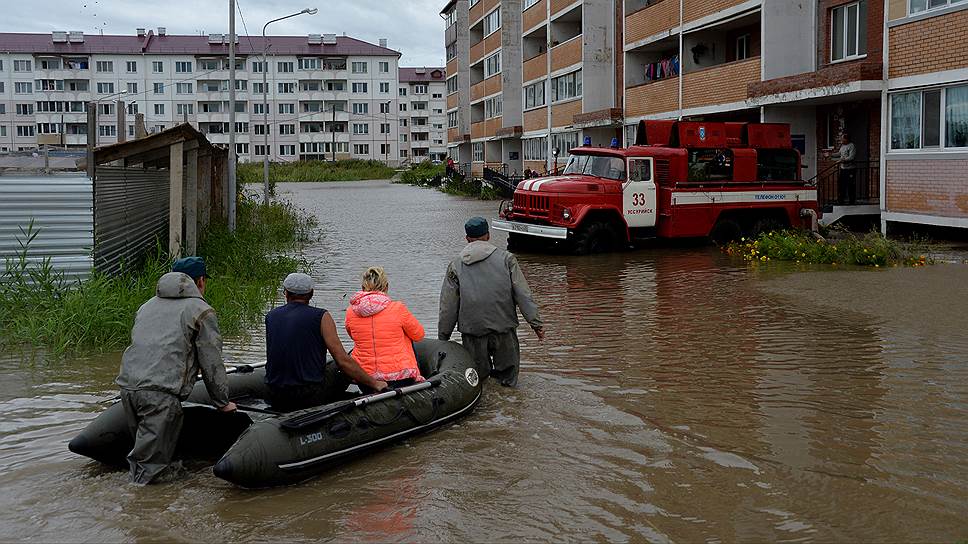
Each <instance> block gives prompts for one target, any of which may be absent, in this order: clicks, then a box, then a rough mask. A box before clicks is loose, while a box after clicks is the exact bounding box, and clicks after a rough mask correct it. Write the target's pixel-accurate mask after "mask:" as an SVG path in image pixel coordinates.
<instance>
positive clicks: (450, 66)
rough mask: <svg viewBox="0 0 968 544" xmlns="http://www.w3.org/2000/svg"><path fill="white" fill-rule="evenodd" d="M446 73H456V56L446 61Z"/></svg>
mask: <svg viewBox="0 0 968 544" xmlns="http://www.w3.org/2000/svg"><path fill="white" fill-rule="evenodd" d="M447 73H448V74H456V73H457V57H454V58H452V59H450V60H449V61H447Z"/></svg>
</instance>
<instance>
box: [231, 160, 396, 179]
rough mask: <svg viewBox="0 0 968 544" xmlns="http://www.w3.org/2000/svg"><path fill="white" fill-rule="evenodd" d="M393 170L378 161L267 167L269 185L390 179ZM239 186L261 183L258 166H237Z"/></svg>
mask: <svg viewBox="0 0 968 544" xmlns="http://www.w3.org/2000/svg"><path fill="white" fill-rule="evenodd" d="M394 173H395V172H394V170H393V169H392V168H390V167H389V166H387V165H385V164H383V163H382V162H380V161H364V160H344V161H336V162H331V161H296V162H274V163H270V164H269V181H270V183H272V184H275V183H281V182H302V181H357V180H365V179H390V178H391V177H393V174H394ZM236 175H237V176H238V180H239V183H262V163H261V162H250V163H240V164H239V165H238V170H237V174H236Z"/></svg>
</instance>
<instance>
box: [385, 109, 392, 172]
mask: <svg viewBox="0 0 968 544" xmlns="http://www.w3.org/2000/svg"><path fill="white" fill-rule="evenodd" d="M390 103H391V101H390V100H387V102H386V104H384V106H385V107H384V108H383V128H384V129H386V132H384V133H383V141H384V144H383V162H384V163H386V165H387V166H390V122H389V121H387V115H388V114H389V113H390Z"/></svg>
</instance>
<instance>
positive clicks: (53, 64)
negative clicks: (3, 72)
mask: <svg viewBox="0 0 968 544" xmlns="http://www.w3.org/2000/svg"><path fill="white" fill-rule="evenodd" d="M38 62H39V63H40V69H41V70H60V68H61V61H60V59H41V60H39V61H38ZM0 69H2V68H0Z"/></svg>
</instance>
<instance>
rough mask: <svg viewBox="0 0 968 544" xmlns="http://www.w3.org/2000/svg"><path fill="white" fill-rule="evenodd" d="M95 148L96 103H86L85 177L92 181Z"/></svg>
mask: <svg viewBox="0 0 968 544" xmlns="http://www.w3.org/2000/svg"><path fill="white" fill-rule="evenodd" d="M95 147H97V102H88V103H87V177H89V178H91V179H94V148H95Z"/></svg>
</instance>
